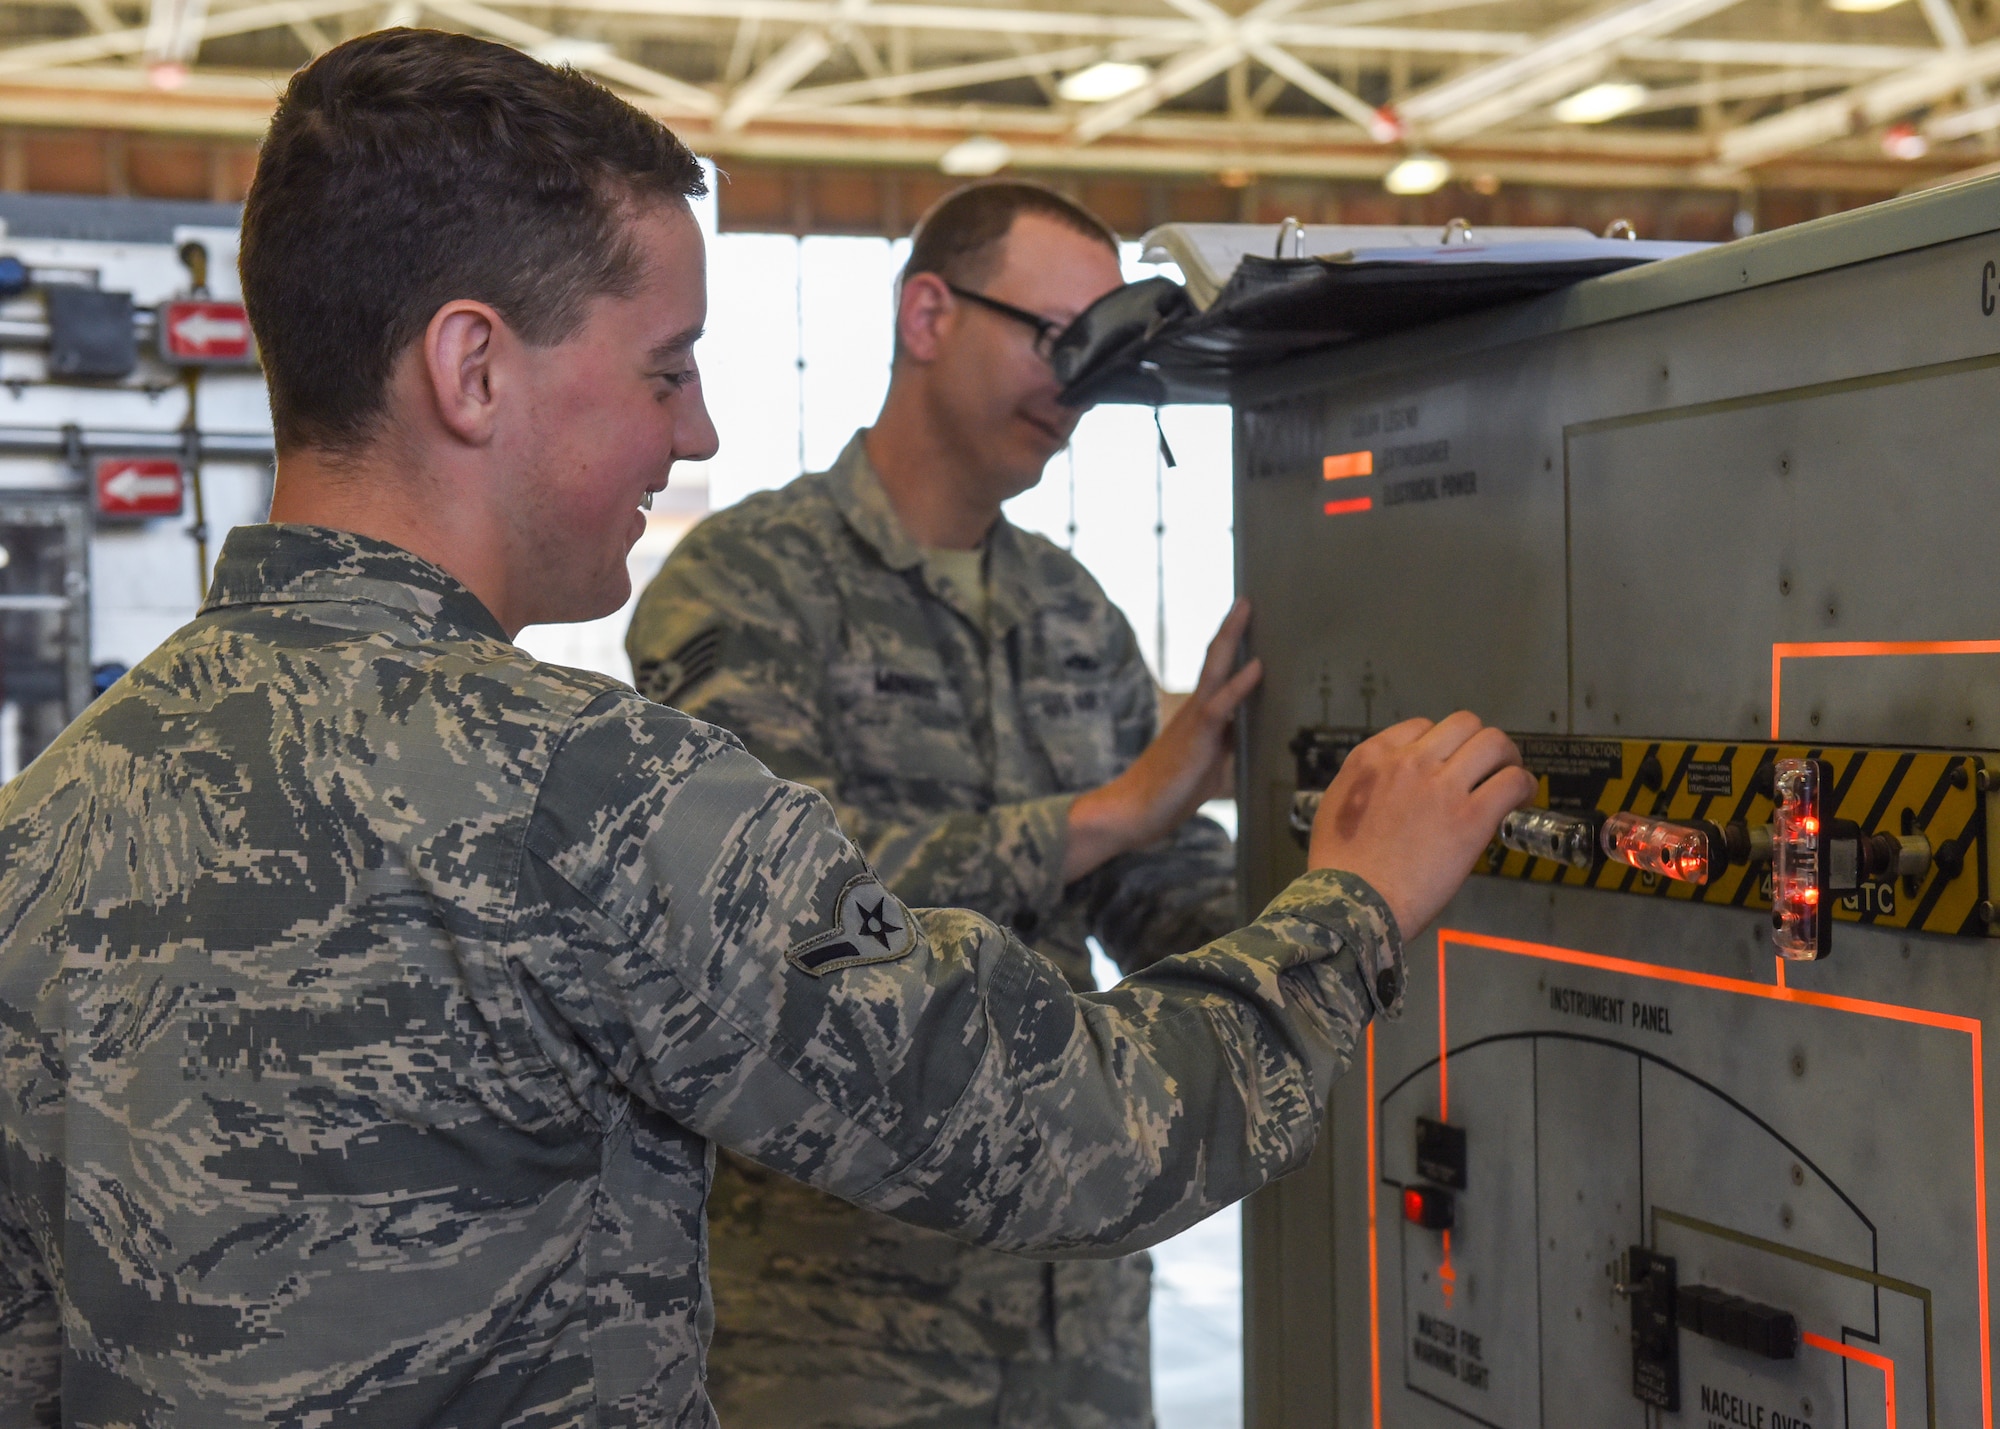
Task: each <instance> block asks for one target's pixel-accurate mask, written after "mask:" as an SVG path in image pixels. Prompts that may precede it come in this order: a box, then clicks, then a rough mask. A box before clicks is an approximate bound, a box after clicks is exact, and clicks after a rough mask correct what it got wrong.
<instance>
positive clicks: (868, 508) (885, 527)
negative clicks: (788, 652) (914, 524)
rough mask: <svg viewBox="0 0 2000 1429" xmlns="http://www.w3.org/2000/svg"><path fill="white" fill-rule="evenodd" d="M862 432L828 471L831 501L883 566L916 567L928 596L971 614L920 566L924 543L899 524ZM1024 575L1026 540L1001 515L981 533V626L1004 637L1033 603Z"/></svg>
mask: <svg viewBox="0 0 2000 1429" xmlns="http://www.w3.org/2000/svg"><path fill="white" fill-rule="evenodd" d="M867 435H868V433H867V432H866V431H865V430H864V431H859V432H856V433H855V434H854V435H853V437H851V438H850V439H849V440H848V443H847V446H846V447H845V448H844V449H843V450H842V451H841V453H840V456H839V457H838V458H837V459H836V460H835V461H834V463H833V465H832V467H831V468H829V469H828V471H827V481H828V485H829V487H830V489H831V491H832V494H833V500H834V504H835V505H836V506H837V507H838V508H839V509H840V514H841V516H842V518H843V519H844V520H845V521H846V522H847V524H848V527H849V528H850V529H851V530H852V531H853V532H854V534H855V535H857V536H859V537H860V538H861V539H862V540H863V541H865V542H867V543H868V545H869V546H871V547H873V548H874V551H875V554H876V555H877V556H879V557H880V558H881V561H882V564H883V565H885V566H887V567H888V568H889V569H890V570H892V571H908V570H915V571H917V572H918V574H919V576H920V577H921V578H922V580H923V582H924V589H925V590H927V591H929V592H930V593H931V595H932V597H933V598H935V599H937V600H940V601H943V602H944V603H945V604H947V605H949V606H951V607H952V609H954V610H957V611H958V612H959V613H960V614H961V615H965V616H966V617H967V618H968V619H970V618H971V616H970V612H968V611H966V610H965V609H964V608H963V607H962V606H961V605H960V604H959V602H958V601H957V600H956V599H955V597H954V595H953V594H952V593H951V592H950V590H949V588H944V589H940V588H939V586H938V585H937V583H936V582H935V581H934V580H933V579H932V578H931V575H930V572H929V571H927V570H925V569H924V551H923V547H921V546H919V545H918V544H917V543H916V541H915V539H913V538H912V537H911V535H910V533H909V531H908V530H907V529H906V528H905V527H904V525H903V520H902V518H901V517H900V516H898V515H897V514H896V508H895V507H894V506H893V505H891V504H890V501H889V493H888V492H887V491H886V490H885V489H884V488H883V486H882V478H881V477H879V476H877V475H876V474H875V467H874V464H873V463H871V462H870V461H869V460H868V447H867V444H866V442H865V440H864V438H866V437H867ZM1029 575H1030V573H1029V570H1028V552H1027V549H1026V544H1025V540H1024V538H1023V536H1022V534H1021V532H1020V530H1019V529H1018V528H1017V527H1016V526H1015V525H1014V523H1013V522H1011V521H1009V520H1008V519H1007V518H1006V517H1005V516H1002V517H1001V518H1000V519H999V520H997V521H995V522H994V523H993V529H992V530H991V531H990V532H988V533H987V536H986V600H987V607H986V625H987V629H988V631H989V632H990V633H991V634H992V635H993V636H994V638H996V639H998V638H999V637H1001V636H1004V635H1005V634H1006V633H1007V631H1008V630H1009V629H1011V628H1012V627H1013V626H1014V625H1016V624H1018V623H1020V621H1021V620H1022V619H1023V618H1025V616H1026V614H1027V613H1028V612H1029V611H1030V610H1032V609H1033V608H1034V601H1033V598H1032V593H1031V591H1030V590H1029V589H1028V587H1029V584H1030V581H1029Z"/></svg>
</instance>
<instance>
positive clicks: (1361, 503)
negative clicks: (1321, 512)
mask: <svg viewBox="0 0 2000 1429" xmlns="http://www.w3.org/2000/svg"><path fill="white" fill-rule="evenodd" d="M1374 506H1375V498H1374V497H1372V496H1353V497H1349V498H1348V499H1347V500H1345V501H1329V502H1327V503H1326V507H1325V511H1326V514H1327V515H1329V516H1352V515H1353V514H1354V513H1355V512H1357V511H1369V510H1373V509H1374Z"/></svg>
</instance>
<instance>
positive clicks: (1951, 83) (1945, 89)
mask: <svg viewBox="0 0 2000 1429" xmlns="http://www.w3.org/2000/svg"><path fill="white" fill-rule="evenodd" d="M1996 74H2000V40H1990V41H1988V42H1987V43H1986V44H1983V45H1980V46H1977V47H1976V48H1974V49H1969V50H1963V51H1961V52H1959V53H1957V54H1943V55H1938V56H1937V57H1935V58H1933V59H1931V60H1928V61H1926V62H1925V63H1923V64H1919V65H1912V66H1911V67H1910V68H1909V69H1906V70H1904V71H1902V72H1901V73H1899V74H1891V75H1885V76H1883V77H1882V78H1880V79H1876V80H1870V81H1869V82H1868V83H1866V84H1860V85H1856V86H1855V87H1854V88H1852V89H1848V90H1844V91H1842V92H1841V93H1839V94H1835V95H1830V96H1828V97H1827V98H1825V99H1818V100H1814V101H1813V102H1812V103H1810V104H1801V105H1799V106H1798V107H1797V108H1795V109H1787V110H1786V111H1785V112H1784V113H1782V114H1774V115H1772V116H1771V117H1770V118H1768V119H1760V120H1758V121H1757V122H1755V123H1754V124H1746V125H1744V126H1742V127H1741V128H1738V129H1731V130H1729V131H1727V132H1725V133H1724V134H1722V135H1721V137H1720V138H1719V139H1718V140H1717V141H1716V156H1717V158H1718V159H1719V160H1720V161H1721V164H1722V165H1723V167H1724V168H1726V169H1734V170H1741V169H1747V168H1749V167H1751V166H1752V165H1754V164H1761V163H1764V162H1766V161H1768V160H1770V159H1774V158H1776V157H1778V156H1779V155H1780V154H1789V153H1792V152H1795V151H1796V150H1799V149H1810V148H1812V147H1813V146H1814V145H1816V144H1823V143H1825V142H1826V141H1827V140H1829V139H1838V138H1841V137H1842V136H1844V135H1848V134H1855V133H1859V132H1860V131H1862V130H1864V129H1868V128H1872V127H1873V126H1875V125H1877V124H1881V123H1885V122H1887V121H1889V120H1891V119H1898V118H1901V117H1902V116H1903V115H1905V114H1909V113H1911V112H1912V111H1914V110H1917V109H1921V108H1922V107H1923V106H1925V105H1926V104H1932V103H1935V102H1936V101H1938V100H1940V99H1942V98H1944V97H1945V96H1946V95H1948V94H1950V93H1951V92H1952V91H1953V90H1956V89H1963V88H1964V87H1965V86H1966V85H1968V84H1974V83H1977V82H1979V81H1981V80H1986V79H1990V78H1992V77H1993V76H1994V75H1996Z"/></svg>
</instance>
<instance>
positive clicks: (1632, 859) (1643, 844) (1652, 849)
mask: <svg viewBox="0 0 2000 1429" xmlns="http://www.w3.org/2000/svg"><path fill="white" fill-rule="evenodd" d="M1599 843H1600V844H1601V845H1602V847H1603V849H1604V856H1605V857H1606V858H1608V859H1610V860H1612V862H1614V863H1622V864H1625V865H1627V866H1629V867H1632V868H1636V869H1638V870H1639V871H1640V872H1642V873H1652V874H1658V875H1659V876H1660V877H1661V878H1671V879H1674V880H1675V881H1677V882H1680V883H1706V882H1708V880H1709V877H1710V876H1711V874H1713V873H1716V872H1720V871H1721V869H1722V868H1723V866H1724V865H1725V864H1727V863H1728V862H1729V851H1728V844H1727V842H1726V841H1725V839H1724V837H1723V833H1722V830H1721V829H1718V828H1717V827H1716V826H1715V825H1714V824H1709V823H1676V822H1674V821H1673V820H1671V819H1649V818H1645V817H1643V816H1641V815H1639V814H1613V815H1612V816H1611V817H1610V818H1608V819H1606V820H1605V821H1604V830H1603V832H1602V833H1601V834H1600V835H1599Z"/></svg>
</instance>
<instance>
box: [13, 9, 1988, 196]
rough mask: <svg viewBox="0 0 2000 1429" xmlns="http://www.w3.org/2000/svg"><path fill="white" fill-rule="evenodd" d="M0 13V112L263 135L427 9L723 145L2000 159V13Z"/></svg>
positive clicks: (1342, 157)
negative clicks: (1096, 74) (279, 112)
mask: <svg viewBox="0 0 2000 1429" xmlns="http://www.w3.org/2000/svg"><path fill="white" fill-rule="evenodd" d="M1834 2H1835V3H1841V4H1846V5H1853V4H1858V3H1877V4H1879V0H1834ZM0 15H4V18H5V25H4V31H0V35H4V43H0V123H14V124H39V125H70V126H80V127H94V128H106V129H121V130H126V131H146V130H152V131H169V132H180V133H191V134H211V135H238V136H254V135H256V134H258V133H259V132H261V130H262V128H263V126H264V124H265V123H266V122H267V120H268V118H269V114H270V110H271V104H272V99H273V96H274V94H275V92H276V90H277V87H278V86H280V85H281V84H282V83H283V81H284V78H285V76H286V74H287V73H289V71H290V70H291V69H293V68H295V67H296V66H298V65H299V64H302V63H304V62H305V61H306V60H308V59H309V58H310V57H311V56H312V55H314V54H316V53H318V52H320V51H321V50H324V49H325V48H326V47H327V46H328V45H330V44H333V43H336V42H337V41H339V40H340V39H342V38H344V37H346V36H349V35H353V34H359V33H362V32H365V31H368V30H372V29H375V28H378V27H381V26H385V25H395V24H427V25H435V26H441V27H445V28H451V29H459V30H464V31H468V32H471V33H475V34H481V35H486V36H490V37H492V38H495V39H498V40H502V41H505V42H506V43H508V44H512V45H516V46H519V47H521V48H522V49H525V50H528V51H530V52H532V53H535V54H538V55H542V56H544V57H546V58H550V59H553V60H560V61H564V62H567V63H570V64H574V65H576V66H578V67H579V68H581V69H584V70H587V71H589V72H591V73H593V74H596V75H597V76H599V77H600V78H602V79H603V80H605V81H606V82H607V83H609V84H611V85H612V86H614V87H615V88H617V89H619V90H620V91H622V92H624V93H626V94H627V95H629V96H631V97H632V98H633V99H634V100H635V101H637V102H639V103H641V104H643V105H644V106H646V107H647V108H649V109H650V110H652V111H653V112H654V113H656V114H658V115H659V116H660V117H661V118H663V119H665V120H667V121H668V122H669V123H671V124H673V125H674V126H675V127H676V128H677V129H679V130H680V131H681V132H682V133H683V134H684V136H685V137H687V138H688V140H689V141H690V142H691V143H693V144H694V145H695V146H696V147H697V148H698V149H700V150H702V151H703V152H706V153H710V154H714V155H716V156H717V157H719V158H721V159H723V160H725V161H726V160H728V159H729V158H732V157H735V158H739V159H759V160H771V161H779V162H788V163H853V164H871V165H883V164H888V165H919V166H935V165H937V164H938V163H939V162H940V160H941V159H942V158H944V156H945V155H947V154H948V153H950V152H951V151H953V150H954V149H957V148H959V147H960V146H962V145H963V144H964V141H966V140H968V139H977V140H979V141H980V142H981V143H982V144H983V145H984V146H985V150H986V152H987V153H988V154H989V155H991V154H1000V155H1004V156H1006V157H1007V158H1008V159H1009V161H1011V162H1012V163H1013V164H1014V165H1015V166H1017V167H1020V168H1025V169H1034V170H1040V171H1078V172H1088V171H1100V172H1112V171H1115V172H1124V173H1140V174H1144V173H1156V174H1204V173H1207V174H1215V175H1218V176H1220V177H1221V178H1222V180H1223V181H1224V182H1225V183H1229V182H1237V181H1239V178H1240V177H1242V176H1250V177H1288V176H1289V177H1316V178H1342V179H1355V178H1376V177H1381V176H1383V175H1385V174H1386V173H1387V172H1388V171H1389V170H1390V169H1392V168H1393V167H1394V166H1395V165H1396V164H1397V163H1399V162H1400V161H1401V160H1402V159H1403V158H1405V157H1407V156H1408V155H1410V154H1412V153H1419V152H1432V153H1436V154H1439V155H1441V156H1443V157H1444V158H1446V159H1447V160H1448V161H1449V162H1450V163H1451V164H1452V165H1453V167H1454V168H1455V169H1456V170H1458V171H1459V172H1461V173H1463V174H1479V175H1488V176H1491V178H1492V179H1493V180H1494V181H1495V182H1501V181H1505V182H1517V183H1518V182H1526V183H1549V184H1564V185H1580V186H1603V187H1612V186H1615V187H1629V186H1668V187H1676V186H1694V187H1709V188H1744V189H1749V188H1755V187H1757V186H1759V185H1770V184H1784V185H1788V186H1792V187H1819V188H1827V189H1840V188H1848V189H1871V190H1876V191H1880V190H1882V189H1884V188H1888V189H1894V188H1897V187H1901V186H1904V185H1906V184H1910V183H1912V182H1923V181H1926V180H1928V179H1934V178H1935V177H1937V176H1939V175H1941V174H1946V173H1950V172H1953V171H1966V170H1974V169H1977V168H1980V167H1981V166H1983V165H1986V164H1988V163H1991V162H1994V161H1995V160H1996V159H2000V140H1996V132H2000V99H1996V98H1995V97H1993V94H1989V90H1988V87H1987V86H1988V85H1989V83H1991V84H1995V85H2000V3H1996V0H1902V3H1897V4H1891V5H1889V6H1888V7H1887V8H1883V9H1877V10H1872V11H1869V12H1865V13H1854V12H1848V11H1839V10H1835V9H1833V8H1831V4H1830V3H1829V0H1614V3H1611V4H1609V5H1603V4H1582V5H1578V4H1574V3H1569V0H1344V3H1338V4H1331V5H1329V4H1325V3H1323V0H1245V3H1233V0H1099V3H1096V4H1094V5H1093V6H1092V7H1091V8H1089V9H1079V8H1072V7H1070V6H1067V5H1062V4H1057V3H1053V2H1052V3H1048V4H1046V5H1038V4H1035V3H1031V0H1012V3H980V0H921V2H920V3H919V0H569V3H566V4H563V5H561V6H551V5H547V4H539V3H537V4H529V3H522V0H392V3H389V4H386V5H385V4H383V3H382V0H371V3H366V4H357V3H355V0H147V3H146V4H144V5H143V6H142V5H139V4H135V3H128V0H68V2H67V3H64V0H48V3H38V4H8V5H4V6H0ZM1107 62H1108V63H1110V64H1112V65H1117V66H1124V67H1125V68H1124V69H1123V70H1122V71H1120V73H1122V74H1123V76H1124V78H1125V83H1126V84H1127V85H1128V86H1129V87H1128V88H1126V89H1125V90H1124V91H1123V92H1108V93H1101V94H1100V95H1099V96H1096V97H1082V96H1079V95H1078V91H1077V81H1076V78H1075V77H1076V76H1078V75H1079V74H1080V73H1082V72H1085V71H1089V70H1091V69H1092V67H1093V66H1102V65H1105V64H1106V63H1107ZM1994 93H2000V89H1996V91H1994ZM1066 95H1067V96H1070V97H1066ZM1579 96H1582V97H1583V99H1582V101H1579ZM1593 97H1594V99H1595V108H1594V109H1593V110H1591V112H1589V113H1587V114H1585V115H1584V116H1583V119H1584V120H1588V121H1593V122H1579V118H1578V115H1577V113H1576V110H1577V108H1578V104H1579V102H1582V103H1583V104H1584V106H1585V108H1587V109H1588V108H1590V105H1589V101H1590V100H1591V99H1592V98H1593ZM1565 101H1568V103H1565ZM1607 111H1608V112H1607ZM961 157H962V156H961Z"/></svg>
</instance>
